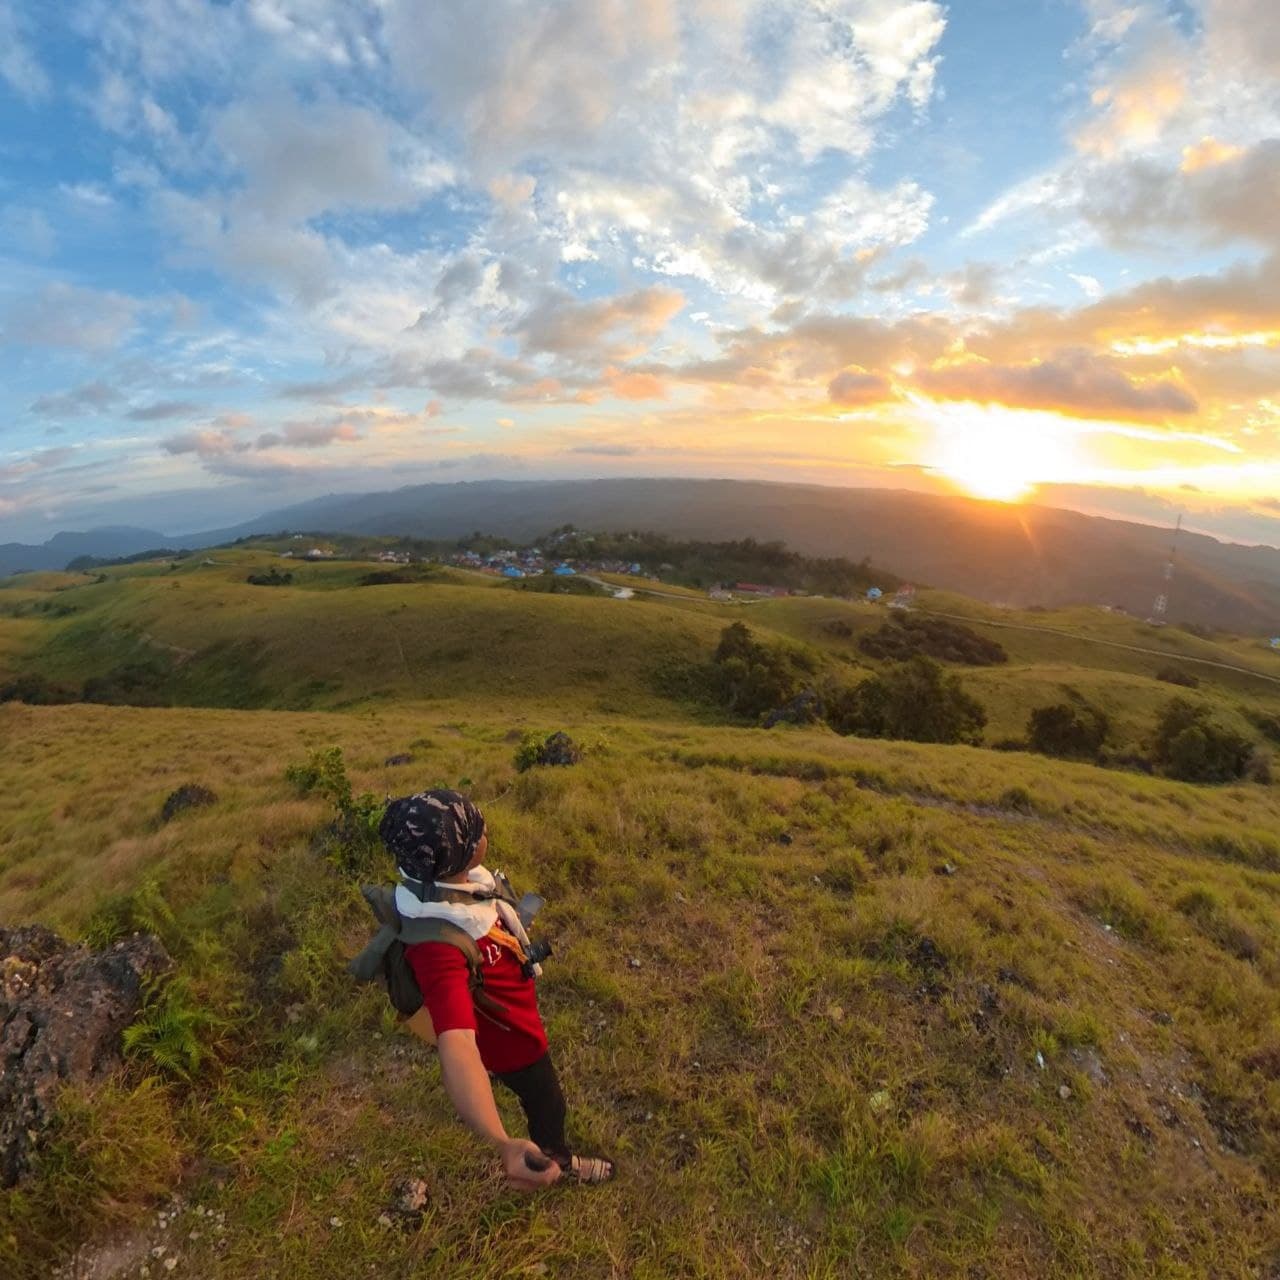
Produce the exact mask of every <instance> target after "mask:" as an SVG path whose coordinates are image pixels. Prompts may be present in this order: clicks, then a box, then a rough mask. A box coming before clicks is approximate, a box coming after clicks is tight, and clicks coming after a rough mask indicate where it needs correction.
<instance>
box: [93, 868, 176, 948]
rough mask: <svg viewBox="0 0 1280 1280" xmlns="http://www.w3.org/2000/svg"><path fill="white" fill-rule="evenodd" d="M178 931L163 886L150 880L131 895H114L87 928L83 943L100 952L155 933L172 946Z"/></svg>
mask: <svg viewBox="0 0 1280 1280" xmlns="http://www.w3.org/2000/svg"><path fill="white" fill-rule="evenodd" d="M176 931H177V922H176V921H175V919H174V915H173V908H172V907H170V906H169V903H168V901H167V900H166V899H165V896H164V892H163V891H162V890H161V888H160V882H159V881H158V880H157V879H156V878H155V877H148V878H147V879H146V880H144V881H143V882H142V883H141V884H140V885H139V886H138V887H137V888H136V889H134V890H132V891H131V892H129V893H119V894H114V895H113V896H112V897H110V898H107V899H106V900H105V901H103V902H102V904H101V905H100V906H99V907H98V908H97V910H96V911H94V913H93V915H91V916H90V917H89V921H88V923H87V924H86V925H85V927H84V940H85V942H87V943H88V944H89V946H91V947H93V948H95V949H100V948H102V947H109V946H110V945H111V944H112V943H113V942H117V941H119V940H120V939H121V938H127V937H128V936H129V935H130V934H132V933H153V934H155V936H156V937H157V938H159V939H160V940H161V942H163V943H165V945H166V946H169V945H170V944H171V943H172V942H173V940H174V935H175V933H176Z"/></svg>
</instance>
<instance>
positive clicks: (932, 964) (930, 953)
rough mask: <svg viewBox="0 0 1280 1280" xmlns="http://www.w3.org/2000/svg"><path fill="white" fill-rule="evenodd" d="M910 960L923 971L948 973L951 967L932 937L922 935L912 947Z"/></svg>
mask: <svg viewBox="0 0 1280 1280" xmlns="http://www.w3.org/2000/svg"><path fill="white" fill-rule="evenodd" d="M910 960H911V963H912V965H914V966H915V968H917V969H919V970H920V971H921V972H922V973H946V971H947V970H948V969H949V968H950V967H951V965H950V962H949V961H948V960H947V957H946V956H945V955H943V954H942V952H941V951H940V950H939V948H938V944H937V943H936V942H934V940H933V939H932V938H926V937H921V938H920V939H919V940H918V941H917V942H916V944H915V945H914V946H913V947H912V948H911V953H910Z"/></svg>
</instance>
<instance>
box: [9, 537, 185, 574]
mask: <svg viewBox="0 0 1280 1280" xmlns="http://www.w3.org/2000/svg"><path fill="white" fill-rule="evenodd" d="M164 544H165V537H164V534H162V533H156V531H155V530H154V529H132V528H129V527H127V526H114V527H110V528H102V529H89V530H87V531H85V532H83V533H55V534H54V535H53V537H52V538H50V539H49V540H48V541H47V542H39V543H27V542H3V543H0V576H4V575H5V574H10V573H27V572H30V571H31V570H33V569H34V570H38V569H63V568H65V567H66V566H67V564H68V563H69V562H70V561H72V560H75V559H76V558H77V557H79V556H96V557H98V558H100V559H112V558H114V557H116V556H131V555H136V554H137V553H138V552H139V551H147V550H149V549H150V548H152V547H159V546H163V545H164Z"/></svg>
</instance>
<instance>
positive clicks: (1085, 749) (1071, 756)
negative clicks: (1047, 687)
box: [1027, 698, 1110, 760]
mask: <svg viewBox="0 0 1280 1280" xmlns="http://www.w3.org/2000/svg"><path fill="white" fill-rule="evenodd" d="M1109 729H1110V721H1109V720H1108V719H1107V716H1106V713H1105V712H1103V711H1100V710H1099V709H1098V708H1097V707H1094V706H1091V705H1090V704H1089V703H1087V702H1085V701H1084V699H1083V698H1081V699H1079V700H1077V701H1074V702H1055V703H1052V704H1050V705H1049V706H1045V707H1037V708H1036V709H1035V710H1034V711H1032V713H1031V715H1030V716H1028V717H1027V740H1028V742H1029V743H1030V746H1031V749H1032V751H1038V752H1040V754H1041V755H1046V756H1060V757H1062V758H1063V759H1067V760H1096V759H1097V758H1098V753H1099V752H1100V751H1101V750H1102V744H1103V743H1104V742H1105V741H1106V738H1107V733H1108V730H1109Z"/></svg>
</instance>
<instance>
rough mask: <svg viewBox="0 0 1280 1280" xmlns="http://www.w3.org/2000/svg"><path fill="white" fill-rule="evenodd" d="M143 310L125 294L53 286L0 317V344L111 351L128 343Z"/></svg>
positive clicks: (60, 284)
mask: <svg viewBox="0 0 1280 1280" xmlns="http://www.w3.org/2000/svg"><path fill="white" fill-rule="evenodd" d="M141 309H142V304H141V303H140V302H139V301H138V299H137V298H130V297H128V296H126V295H125V294H122V293H115V292H111V291H106V290H99V289H85V288H82V287H81V286H79V285H73V284H66V283H64V282H54V283H51V284H46V285H45V286H44V287H43V288H42V289H40V290H38V291H37V292H34V293H31V294H28V295H25V296H22V297H19V298H16V299H14V300H13V301H11V302H10V303H9V305H8V307H7V308H5V309H4V311H3V312H0V342H6V343H10V344H12V345H18V346H47V347H71V348H75V349H79V350H81V351H90V352H92V351H107V350H110V349H111V348H112V347H116V346H119V344H120V343H121V342H123V341H124V339H125V337H126V336H127V335H128V333H129V332H130V330H131V329H132V328H133V327H134V323H135V321H136V319H137V318H138V315H139V312H140V311H141Z"/></svg>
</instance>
